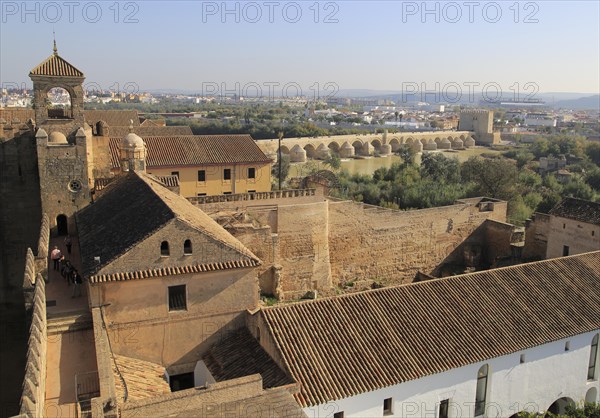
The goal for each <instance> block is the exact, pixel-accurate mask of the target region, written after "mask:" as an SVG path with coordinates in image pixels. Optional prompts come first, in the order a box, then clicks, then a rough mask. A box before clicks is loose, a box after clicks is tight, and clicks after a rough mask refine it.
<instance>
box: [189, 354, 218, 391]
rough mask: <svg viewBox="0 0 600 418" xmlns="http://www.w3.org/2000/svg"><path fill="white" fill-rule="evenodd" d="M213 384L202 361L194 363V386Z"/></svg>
mask: <svg viewBox="0 0 600 418" xmlns="http://www.w3.org/2000/svg"><path fill="white" fill-rule="evenodd" d="M215 382H216V380H215V378H214V377H213V375H212V374H211V373H210V370H208V367H206V364H204V361H202V360H200V361H198V363H196V368H195V369H194V386H195V387H204V386H206V385H208V384H211V383H215Z"/></svg>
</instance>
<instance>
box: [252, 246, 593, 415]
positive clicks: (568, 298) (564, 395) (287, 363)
mask: <svg viewBox="0 0 600 418" xmlns="http://www.w3.org/2000/svg"><path fill="white" fill-rule="evenodd" d="M248 328H249V330H250V331H251V332H252V333H253V334H254V336H255V338H257V340H259V342H260V344H261V346H262V347H263V349H264V350H265V351H267V352H268V353H269V355H270V356H271V357H272V358H273V359H274V360H275V362H276V363H278V364H279V366H280V367H281V368H282V369H283V370H284V371H285V372H286V373H289V374H290V375H291V376H292V378H293V379H294V380H295V381H296V382H297V383H298V385H299V391H298V393H296V394H295V397H296V400H297V401H298V403H299V404H300V405H301V406H302V407H303V410H304V412H305V413H306V414H307V416H309V417H333V418H346V417H348V418H349V417H384V416H385V417H387V416H390V417H415V418H417V417H418V418H422V417H431V418H458V417H460V418H467V417H486V418H497V417H512V416H516V414H518V413H519V412H521V411H530V412H543V411H547V410H550V411H553V412H555V413H562V412H564V409H565V407H566V405H567V404H573V403H578V402H581V401H584V400H586V401H596V402H597V401H598V392H599V387H598V371H599V370H598V369H599V368H600V367H599V366H598V363H599V359H598V334H599V331H600V251H596V252H592V253H586V254H581V255H576V256H570V257H563V258H556V259H552V260H546V261H540V262H535V263H528V264H522V265H518V266H512V267H506V268H501V269H495V270H488V271H482V272H476V273H471V274H464V275H460V276H454V277H448V278H443V279H433V280H429V281H425V282H420V283H414V284H409V285H404V286H396V287H389V288H383V289H378V290H372V291H367V292H362V293H356V294H350V295H343V296H338V297H333V298H327V299H320V300H316V301H310V302H303V303H295V304H289V305H282V306H275V307H270V308H264V309H262V310H260V311H259V312H257V313H255V314H254V315H252V316H251V317H250V319H249V321H248Z"/></svg>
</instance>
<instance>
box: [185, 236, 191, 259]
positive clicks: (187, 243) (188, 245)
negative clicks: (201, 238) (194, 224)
mask: <svg viewBox="0 0 600 418" xmlns="http://www.w3.org/2000/svg"><path fill="white" fill-rule="evenodd" d="M191 254H192V241H191V240H189V239H186V240H185V242H184V243H183V255H191Z"/></svg>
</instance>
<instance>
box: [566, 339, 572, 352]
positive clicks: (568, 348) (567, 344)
mask: <svg viewBox="0 0 600 418" xmlns="http://www.w3.org/2000/svg"><path fill="white" fill-rule="evenodd" d="M570 349H571V341H567V342H566V343H565V351H569V350H570Z"/></svg>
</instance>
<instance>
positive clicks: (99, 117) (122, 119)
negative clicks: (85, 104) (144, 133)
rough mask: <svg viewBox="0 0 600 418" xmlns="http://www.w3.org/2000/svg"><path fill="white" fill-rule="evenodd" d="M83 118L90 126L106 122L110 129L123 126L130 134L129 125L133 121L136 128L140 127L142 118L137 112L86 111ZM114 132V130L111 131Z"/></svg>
mask: <svg viewBox="0 0 600 418" xmlns="http://www.w3.org/2000/svg"><path fill="white" fill-rule="evenodd" d="M83 116H84V118H85V121H86V122H87V123H88V125H90V126H91V125H94V124H96V123H98V122H100V121H104V122H106V123H107V124H108V126H109V128H110V127H115V126H117V127H118V126H122V127H124V128H125V129H126V130H127V132H125V134H123V135H122V136H125V135H127V134H128V133H129V125H131V121H133V126H134V128H135V127H137V126H140V118H139V116H138V112H137V110H84V111H83ZM111 132H112V129H111Z"/></svg>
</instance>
